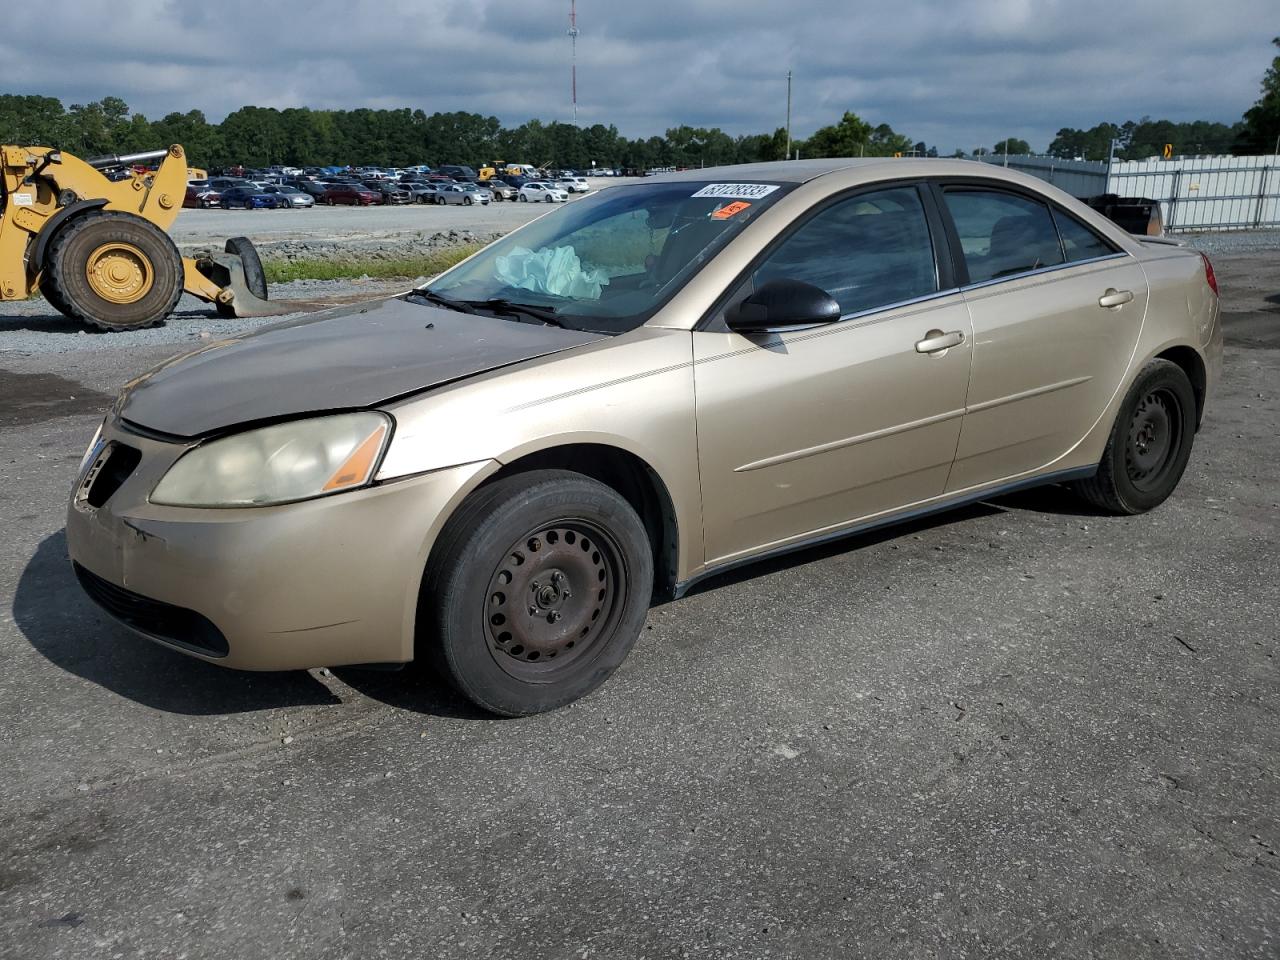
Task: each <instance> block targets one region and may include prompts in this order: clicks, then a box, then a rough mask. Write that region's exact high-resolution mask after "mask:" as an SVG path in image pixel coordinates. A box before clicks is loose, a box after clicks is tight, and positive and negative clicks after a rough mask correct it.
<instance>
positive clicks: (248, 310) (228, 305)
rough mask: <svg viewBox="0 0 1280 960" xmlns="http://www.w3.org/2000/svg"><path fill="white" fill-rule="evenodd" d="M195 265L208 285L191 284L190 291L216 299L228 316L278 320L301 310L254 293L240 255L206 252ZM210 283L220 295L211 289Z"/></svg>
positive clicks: (219, 310) (206, 298)
mask: <svg viewBox="0 0 1280 960" xmlns="http://www.w3.org/2000/svg"><path fill="white" fill-rule="evenodd" d="M194 266H195V269H196V270H197V271H198V273H199V274H200V277H201V278H203V279H204V280H205V281H206V282H205V283H200V282H199V281H198V280H197V281H196V282H194V283H192V282H188V283H187V292H188V293H193V294H195V295H196V296H198V297H201V298H202V299H205V300H212V302H213V303H214V305H215V306H216V307H217V309H218V313H220V314H221V315H222V316H224V317H275V316H280V315H282V314H286V313H296V312H297V311H298V307H297V306H296V305H294V304H286V303H278V302H274V301H271V300H267V299H265V298H263V297H260V296H258V294H256V293H255V292H254V291H253V290H251V289H250V288H249V281H248V279H247V277H246V276H245V268H244V262H243V261H242V260H241V259H240V256H239V255H238V254H235V253H213V252H205V253H202V254H200V255H199V256H198V257H196V258H195V260H194ZM209 283H212V285H213V286H215V287H216V288H217V289H216V292H215V291H210V290H209V289H208V286H209ZM264 286H265V285H264Z"/></svg>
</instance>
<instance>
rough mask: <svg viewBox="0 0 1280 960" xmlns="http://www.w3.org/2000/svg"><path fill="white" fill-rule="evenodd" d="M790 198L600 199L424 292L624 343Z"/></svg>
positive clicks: (703, 193) (486, 253) (768, 190)
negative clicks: (547, 317) (529, 313)
mask: <svg viewBox="0 0 1280 960" xmlns="http://www.w3.org/2000/svg"><path fill="white" fill-rule="evenodd" d="M789 189H791V186H790V185H784V184H769V183H758V182H751V183H748V182H739V183H709V182H703V181H676V182H668V183H647V184H637V185H634V186H625V187H613V188H610V189H608V190H602V191H600V192H599V193H595V194H590V195H588V196H586V197H585V198H583V199H580V200H575V201H574V202H573V203H571V204H568V205H566V206H564V207H562V208H560V210H558V211H557V212H556V213H553V214H549V215H547V216H545V217H540V218H539V219H537V220H535V221H533V222H532V223H530V224H528V225H527V226H525V227H522V228H521V229H519V230H517V231H515V232H514V233H511V234H508V235H507V236H506V237H504V238H503V239H501V240H499V241H497V242H496V243H494V244H492V245H491V246H489V247H487V248H485V249H484V250H482V251H481V252H480V253H479V254H477V255H476V256H475V257H473V258H471V259H470V260H468V261H466V262H464V263H461V264H459V265H458V266H457V267H455V268H453V269H452V270H450V271H448V272H447V273H445V274H443V275H442V276H440V277H439V278H437V279H436V281H435V282H433V283H432V284H431V285H430V288H429V289H430V292H431V293H433V294H436V295H437V296H438V297H443V298H447V299H449V300H454V301H460V302H462V303H464V304H466V305H469V306H473V307H474V306H479V307H480V308H483V307H484V305H485V303H486V302H488V301H501V302H503V303H508V304H510V303H515V304H522V305H528V306H534V307H538V308H541V309H543V310H551V311H554V313H555V317H556V321H557V322H558V323H560V324H562V325H563V326H566V327H573V328H575V329H584V330H596V331H601V332H605V333H623V332H625V331H627V330H631V329H633V328H635V327H638V326H640V325H641V324H642V323H644V322H645V321H646V320H648V319H649V317H651V316H652V315H653V314H654V313H655V312H656V311H657V309H658V308H659V307H661V306H662V304H664V303H665V302H666V301H667V300H669V299H670V298H671V297H672V296H673V295H674V294H675V293H676V291H677V290H679V289H680V288H681V287H682V286H684V284H685V283H686V282H687V281H688V279H689V277H691V276H692V275H693V274H694V273H695V272H697V271H698V270H699V269H701V267H702V266H703V265H704V264H705V263H706V262H707V261H708V260H709V259H710V258H711V257H712V256H713V255H714V254H715V253H716V252H717V251H718V250H719V249H720V248H721V247H722V246H724V244H725V243H726V242H727V241H728V240H729V238H730V237H732V236H734V235H735V234H737V233H739V232H740V231H741V230H742V228H743V227H744V226H745V225H746V224H748V223H750V222H751V220H752V219H753V218H754V217H756V216H758V215H759V214H760V212H761V211H762V210H764V209H766V208H767V207H768V206H770V205H771V204H772V203H773V202H775V201H776V200H777V199H778V198H779V197H781V196H783V195H784V194H785V193H786V192H787V191H788V190H789Z"/></svg>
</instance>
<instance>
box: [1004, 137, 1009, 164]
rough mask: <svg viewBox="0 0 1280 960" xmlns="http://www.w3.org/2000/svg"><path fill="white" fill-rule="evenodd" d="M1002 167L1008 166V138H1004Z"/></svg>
mask: <svg viewBox="0 0 1280 960" xmlns="http://www.w3.org/2000/svg"><path fill="white" fill-rule="evenodd" d="M1004 165H1005V166H1006V167H1007V166H1008V165H1009V138H1008V137H1005V138H1004Z"/></svg>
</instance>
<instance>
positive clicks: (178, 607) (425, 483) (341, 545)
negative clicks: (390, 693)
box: [67, 424, 496, 670]
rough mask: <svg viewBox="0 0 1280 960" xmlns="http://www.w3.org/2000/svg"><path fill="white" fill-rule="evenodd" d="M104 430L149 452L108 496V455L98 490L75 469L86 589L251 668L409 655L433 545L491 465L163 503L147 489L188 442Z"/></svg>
mask: <svg viewBox="0 0 1280 960" xmlns="http://www.w3.org/2000/svg"><path fill="white" fill-rule="evenodd" d="M103 440H104V441H105V442H106V443H107V444H108V447H107V448H106V449H109V450H113V451H114V450H118V449H120V448H121V447H129V448H133V449H135V450H138V451H140V453H141V456H140V458H139V459H138V462H137V465H136V467H134V468H133V469H132V470H131V472H128V475H127V476H126V477H124V479H123V480H122V481H121V482H119V486H118V488H117V489H114V490H111V491H110V492H109V493H108V495H107V496H106V497H105V499H104V498H103V497H102V495H101V494H102V492H103V491H102V490H101V489H99V488H97V487H96V486H94V485H95V484H96V483H98V482H99V480H100V479H101V478H103V477H110V476H111V473H110V467H109V465H110V460H108V461H106V463H107V466H106V467H104V468H103V469H102V470H100V471H99V473H98V475H97V478H95V480H94V482H93V484H91V485H90V487H91V488H92V490H90V489H87V488H86V486H85V484H84V479H85V477H84V476H83V475H82V477H81V478H80V479H79V480H77V484H76V489H75V491H73V494H72V500H71V504H70V506H69V508H68V511H67V546H68V551H69V553H70V555H71V559H72V561H73V562H74V563H75V564H76V566H77V568H78V569H77V576H78V577H79V578H80V580H81V582H82V584H84V586H85V588H86V591H87V592H88V593H89V595H90V596H91V597H92V598H93V599H94V600H95V601H96V602H97V603H98V604H99V605H100V606H102V607H103V608H104V609H106V610H107V611H108V612H109V613H111V614H112V615H113V616H115V617H116V618H117V619H119V620H121V621H122V622H124V623H125V624H126V625H127V626H129V627H131V628H132V629H133V630H135V631H136V632H138V633H141V634H143V635H144V636H147V637H149V638H150V639H153V640H156V641H158V642H160V643H163V644H165V645H166V646H169V647H171V648H173V649H176V650H181V651H182V652H184V653H188V654H191V655H193V656H197V657H200V658H201V659H204V660H209V661H211V662H214V663H219V664H222V665H225V666H228V667H236V668H239V669H246V670H293V669H303V668H307V667H319V666H338V665H341V664H351V663H384V662H404V661H407V660H411V659H413V641H414V619H415V613H416V608H417V597H418V589H419V586H420V583H421V578H422V572H423V569H424V567H425V565H426V560H427V554H428V553H429V551H430V549H431V544H432V543H433V542H434V541H435V537H436V535H437V534H438V532H439V529H440V527H441V526H442V524H443V522H444V520H445V519H446V518H447V517H448V516H449V515H450V514H451V513H452V511H453V509H454V507H455V506H456V505H457V504H458V503H459V502H460V501H461V499H462V498H463V497H464V496H465V495H466V494H467V493H468V492H469V491H470V490H471V489H473V488H474V486H476V485H477V484H478V483H479V482H480V480H481V479H483V477H484V476H486V475H487V474H488V473H489V472H490V471H491V470H492V469H495V468H496V464H492V463H488V462H482V463H473V464H466V465H463V466H458V467H451V468H447V469H444V470H438V471H434V472H432V473H427V474H422V475H420V476H417V477H412V478H407V479H403V480H398V481H394V482H390V483H384V484H381V485H378V486H374V487H369V488H365V489H362V490H356V491H352V492H350V493H342V494H337V495H333V496H329V497H322V498H319V499H315V500H307V501H304V502H301V503H293V504H283V505H280V506H273V507H258V508H252V509H207V508H187V507H167V506H160V505H157V504H151V503H149V502H148V501H147V497H148V496H149V494H150V492H151V490H152V489H154V487H155V484H156V483H157V482H158V481H159V479H160V477H161V476H162V475H163V474H164V472H165V471H166V470H167V469H168V468H169V466H170V465H171V464H172V463H173V462H174V461H175V460H176V459H177V458H178V456H180V455H181V454H182V453H183V452H184V451H185V450H186V449H187V446H186V445H183V444H173V443H162V442H159V441H156V440H152V439H148V438H144V437H140V436H137V435H135V434H133V433H131V432H128V431H127V430H123V429H121V428H120V427H119V426H118V425H115V424H111V425H108V426H107V427H104V430H103ZM92 466H93V461H92V460H91V462H90V464H89V465H88V467H89V472H92ZM116 479H118V478H115V479H111V483H112V484H114V483H115V482H116ZM92 491H96V495H91V493H92ZM95 502H96V503H98V505H96V506H95V505H93V504H94V503H95ZM206 624H207V625H208V626H207V627H206ZM209 628H212V631H211V630H210V629H209ZM218 637H221V638H222V641H223V642H222V643H221V644H219V642H218V639H217V638H218ZM223 650H225V653H224V652H223Z"/></svg>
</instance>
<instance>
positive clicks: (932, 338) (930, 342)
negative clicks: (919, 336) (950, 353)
mask: <svg viewBox="0 0 1280 960" xmlns="http://www.w3.org/2000/svg"><path fill="white" fill-rule="evenodd" d="M962 343H964V333H963V332H961V331H960V330H952V331H951V332H950V333H943V332H942V331H941V330H930V331H929V332H928V333H926V334H925V335H924V339H923V340H917V341H916V353H928V354H932V355H934V356H941V354H942V353H943V352H944V351H947V350H950V349H951V348H952V347H958V346H960V344H962Z"/></svg>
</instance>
